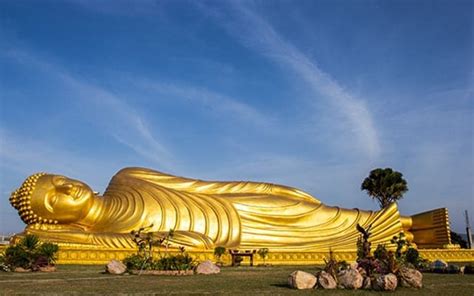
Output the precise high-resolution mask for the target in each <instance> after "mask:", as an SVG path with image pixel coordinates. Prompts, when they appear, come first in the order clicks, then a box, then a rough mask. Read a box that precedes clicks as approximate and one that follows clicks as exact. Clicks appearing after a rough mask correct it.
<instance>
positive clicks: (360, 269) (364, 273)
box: [356, 267, 367, 277]
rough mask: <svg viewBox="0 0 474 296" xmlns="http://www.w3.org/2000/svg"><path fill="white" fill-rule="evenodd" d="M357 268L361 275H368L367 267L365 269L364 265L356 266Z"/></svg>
mask: <svg viewBox="0 0 474 296" xmlns="http://www.w3.org/2000/svg"><path fill="white" fill-rule="evenodd" d="M356 269H357V271H358V272H359V273H360V275H361V276H362V277H366V276H367V271H365V269H363V268H362V267H358V268H356Z"/></svg>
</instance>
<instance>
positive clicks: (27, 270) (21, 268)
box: [13, 267, 31, 272]
mask: <svg viewBox="0 0 474 296" xmlns="http://www.w3.org/2000/svg"><path fill="white" fill-rule="evenodd" d="M13 271H14V272H31V269H24V268H23V267H16V268H15V269H14V270H13Z"/></svg>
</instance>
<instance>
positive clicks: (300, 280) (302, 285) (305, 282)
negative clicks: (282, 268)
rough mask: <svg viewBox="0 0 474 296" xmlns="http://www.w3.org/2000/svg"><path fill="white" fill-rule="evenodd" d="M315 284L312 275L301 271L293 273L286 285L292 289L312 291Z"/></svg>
mask: <svg viewBox="0 0 474 296" xmlns="http://www.w3.org/2000/svg"><path fill="white" fill-rule="evenodd" d="M317 283H318V279H317V278H316V277H315V276H314V275H312V274H311V273H307V272H304V271H301V270H297V271H293V272H292V273H291V274H290V275H289V276H288V285H289V286H290V287H291V288H293V289H313V288H314V287H315V286H316V284H317Z"/></svg>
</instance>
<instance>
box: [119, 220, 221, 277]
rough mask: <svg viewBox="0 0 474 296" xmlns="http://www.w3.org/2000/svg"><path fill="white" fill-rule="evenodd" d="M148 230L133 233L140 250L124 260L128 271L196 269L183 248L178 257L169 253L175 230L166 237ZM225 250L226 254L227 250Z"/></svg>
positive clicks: (180, 248) (180, 249)
mask: <svg viewBox="0 0 474 296" xmlns="http://www.w3.org/2000/svg"><path fill="white" fill-rule="evenodd" d="M147 228H149V227H142V228H140V229H139V230H138V231H132V232H131V234H132V235H133V241H134V242H135V243H136V245H137V248H138V250H137V253H136V254H133V255H130V256H128V257H126V258H125V259H124V260H123V263H124V264H125V266H127V269H128V270H190V269H193V268H194V259H193V258H192V257H190V256H189V255H188V254H187V253H186V251H185V248H184V247H183V246H181V247H179V252H180V254H178V255H171V254H169V253H168V247H169V245H170V239H171V238H172V237H173V234H174V231H173V230H170V231H169V232H168V233H167V234H165V235H164V236H157V235H155V233H153V232H144V230H146V229H147ZM162 246H164V247H165V248H166V252H165V254H164V255H161V252H160V248H161V247H162ZM153 247H157V248H158V254H159V256H160V258H159V259H154V258H153ZM221 248H223V247H221ZM216 249H217V248H216ZM223 249H224V252H225V248H223ZM220 251H221V250H219V252H220ZM214 254H216V250H214ZM221 255H222V254H221Z"/></svg>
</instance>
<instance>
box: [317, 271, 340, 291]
mask: <svg viewBox="0 0 474 296" xmlns="http://www.w3.org/2000/svg"><path fill="white" fill-rule="evenodd" d="M318 283H319V286H320V287H321V288H323V289H328V290H329V289H336V288H337V283H336V280H335V279H334V277H333V276H332V275H331V274H330V273H327V272H325V271H321V272H320V273H319V276H318Z"/></svg>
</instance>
